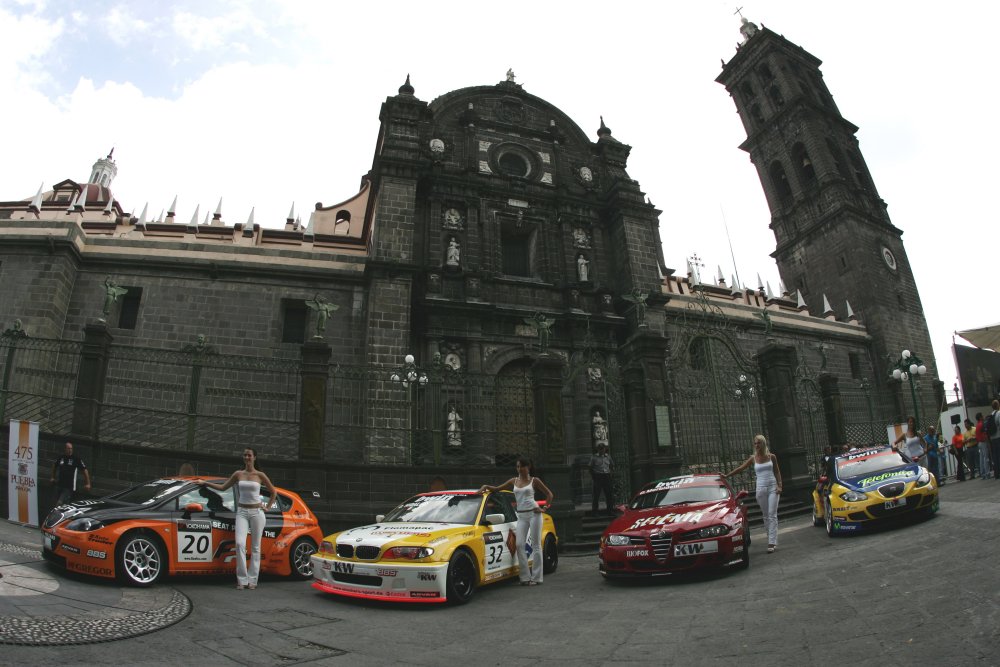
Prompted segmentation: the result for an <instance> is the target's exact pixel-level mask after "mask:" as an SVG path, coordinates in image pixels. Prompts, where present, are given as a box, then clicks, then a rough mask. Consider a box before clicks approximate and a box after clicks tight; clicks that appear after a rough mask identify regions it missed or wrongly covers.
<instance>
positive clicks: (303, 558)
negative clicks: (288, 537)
mask: <svg viewBox="0 0 1000 667" xmlns="http://www.w3.org/2000/svg"><path fill="white" fill-rule="evenodd" d="M314 553H316V545H315V544H313V541H312V540H310V539H309V538H308V537H300V538H299V539H297V540H295V544H293V545H292V550H291V551H290V552H289V554H288V564H289V565H291V570H292V577H293V578H295V579H308V578H309V577H311V576H312V573H313V567H312V555H313V554H314Z"/></svg>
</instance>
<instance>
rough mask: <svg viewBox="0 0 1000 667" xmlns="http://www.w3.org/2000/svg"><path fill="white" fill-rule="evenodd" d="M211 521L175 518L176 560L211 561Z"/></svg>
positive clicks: (180, 561) (181, 561)
mask: <svg viewBox="0 0 1000 667" xmlns="http://www.w3.org/2000/svg"><path fill="white" fill-rule="evenodd" d="M212 546H213V545H212V523H211V522H210V521H207V520H200V521H199V520H191V519H178V520H177V562H179V563H211V562H212Z"/></svg>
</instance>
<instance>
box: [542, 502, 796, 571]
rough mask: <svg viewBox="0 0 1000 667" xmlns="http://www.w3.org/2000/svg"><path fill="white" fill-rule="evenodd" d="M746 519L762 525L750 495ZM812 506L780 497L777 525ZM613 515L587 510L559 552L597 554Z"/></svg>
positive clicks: (565, 554)
mask: <svg viewBox="0 0 1000 667" xmlns="http://www.w3.org/2000/svg"><path fill="white" fill-rule="evenodd" d="M746 506H747V519H748V520H749V522H750V528H751V529H755V528H760V527H762V526H763V525H764V518H763V513H762V512H761V511H760V506H759V505H757V502H756V501H755V500H753V498H752V497H751V498H750V499H748V500H747V502H746ZM811 514H812V507H811V506H810V505H809V504H807V503H803V502H799V501H797V500H791V499H785V498H782V499H781V503H779V505H778V525H779V527H780V526H781V524H782V523H784V522H785V521H788V520H789V519H793V518H797V517H803V516H810V515H811ZM613 519H614V516H613V515H611V514H605V513H604V512H603V511H602V512H600V513H598V514H596V515H591V514H590V512H589V511H588V512H587V513H586V514H585V515H584V517H583V519H582V521H581V524H580V532H579V533H577V534H576V536H575V537H574V539H573V541H572V542H569V541H563V542H560V543H559V552H560V553H561V554H562V555H564V556H592V555H595V554H597V548H598V545H599V544H600V541H601V534H602V533H603V532H604V530H605V529H606V528H607V527H608V526H609V525H610V524H611V521H612V520H613Z"/></svg>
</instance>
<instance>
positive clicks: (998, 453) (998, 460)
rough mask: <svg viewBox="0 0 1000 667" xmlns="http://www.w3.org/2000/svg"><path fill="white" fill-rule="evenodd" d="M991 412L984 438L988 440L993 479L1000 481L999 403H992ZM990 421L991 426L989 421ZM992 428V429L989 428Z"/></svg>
mask: <svg viewBox="0 0 1000 667" xmlns="http://www.w3.org/2000/svg"><path fill="white" fill-rule="evenodd" d="M992 407H993V412H992V413H990V417H989V419H987V424H988V426H987V429H986V436H987V437H988V438H989V439H990V458H991V459H993V479H1000V401H993V405H992ZM990 420H992V422H993V423H992V424H991V425H990V424H989V421H990ZM990 426H992V428H990Z"/></svg>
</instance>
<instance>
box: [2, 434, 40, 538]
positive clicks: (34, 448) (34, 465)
mask: <svg viewBox="0 0 1000 667" xmlns="http://www.w3.org/2000/svg"><path fill="white" fill-rule="evenodd" d="M7 442H8V443H10V454H9V456H8V457H7V471H8V473H9V474H8V475H7V508H8V514H9V517H8V518H9V519H10V520H11V521H16V522H18V523H23V524H27V525H29V526H37V525H38V422H25V421H15V420H13V419H12V420H11V422H10V438H9V439H8V440H7Z"/></svg>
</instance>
